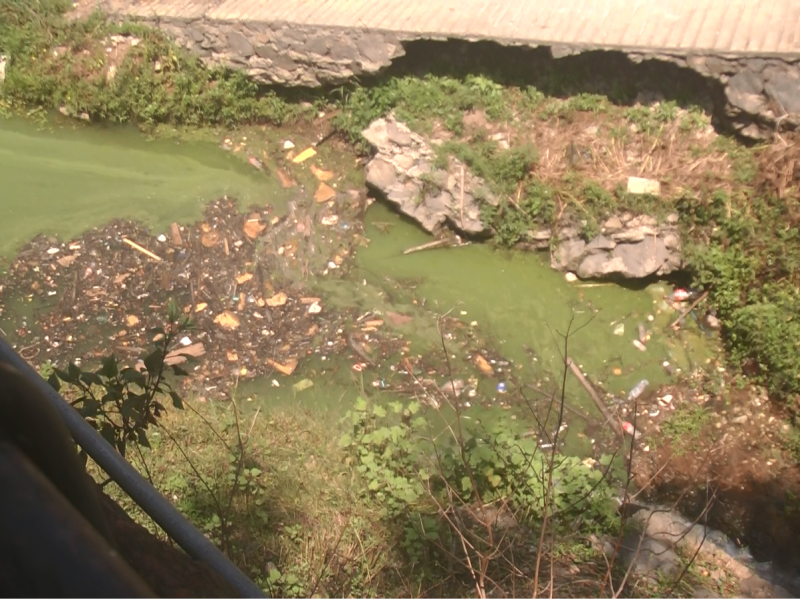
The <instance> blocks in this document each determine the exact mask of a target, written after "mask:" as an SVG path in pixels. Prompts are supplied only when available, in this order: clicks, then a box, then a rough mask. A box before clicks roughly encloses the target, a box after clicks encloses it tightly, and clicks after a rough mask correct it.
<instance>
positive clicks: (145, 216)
mask: <svg viewBox="0 0 800 600" xmlns="http://www.w3.org/2000/svg"><path fill="white" fill-rule="evenodd" d="M278 190H279V186H278V185H277V184H276V182H274V181H272V180H271V179H270V178H268V177H267V176H265V175H263V174H262V173H259V172H258V171H256V170H255V169H252V168H251V167H248V166H247V165H246V164H244V163H243V161H241V160H238V159H236V158H234V157H233V156H231V155H229V154H227V153H226V152H224V151H222V150H220V149H219V148H218V147H216V146H215V145H214V144H212V143H204V142H192V143H191V144H178V143H176V142H174V141H167V140H156V141H149V140H147V139H146V138H145V137H144V136H143V135H141V134H140V133H138V132H137V131H135V130H133V129H130V128H121V127H115V128H105V127H85V126H80V125H74V124H71V123H59V122H49V123H48V125H47V126H46V127H42V126H41V125H37V124H35V123H32V122H29V121H24V120H21V119H0V258H5V259H8V258H10V256H11V255H12V254H13V252H14V251H15V250H16V249H18V248H19V247H20V246H21V245H22V244H24V243H25V242H27V241H28V240H30V239H31V238H33V237H34V236H36V235H37V234H40V233H45V234H48V235H58V236H60V237H62V238H70V237H73V236H77V235H79V234H80V233H81V232H82V231H85V230H87V229H89V228H91V227H95V226H99V225H103V224H105V223H107V222H108V221H110V220H112V219H118V218H120V219H136V220H141V221H143V222H145V223H147V224H148V225H150V226H152V227H155V228H166V226H167V225H168V224H169V223H170V222H172V221H179V222H190V221H194V220H196V219H197V218H198V217H199V216H200V214H201V213H202V208H203V206H204V205H205V204H206V203H208V202H210V201H212V200H215V199H217V198H219V197H220V196H222V195H224V194H228V195H231V196H233V195H235V196H236V197H238V198H239V200H240V202H241V203H242V205H243V206H246V205H247V204H249V203H251V202H252V203H258V204H264V203H266V202H268V201H270V202H272V203H274V201H275V197H276V195H277V194H278Z"/></svg>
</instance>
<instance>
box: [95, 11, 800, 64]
mask: <svg viewBox="0 0 800 600" xmlns="http://www.w3.org/2000/svg"><path fill="white" fill-rule="evenodd" d="M100 4H101V5H106V4H113V5H116V6H114V8H115V9H116V11H115V12H121V13H126V14H129V15H131V16H138V17H144V18H153V17H165V18H173V19H197V18H206V19H211V20H218V21H249V22H266V23H278V22H280V23H289V24H297V25H308V26H321V27H343V28H357V29H373V30H383V31H392V32H398V33H405V34H415V35H419V36H423V37H428V36H430V37H437V36H449V37H458V38H466V39H476V38H481V39H494V40H498V41H504V42H523V43H528V44H541V45H578V46H584V47H595V48H623V49H627V50H651V51H652V50H664V51H670V50H674V51H679V52H685V51H687V50H694V51H701V52H709V53H720V54H737V55H742V54H757V55H760V56H768V55H784V56H786V55H797V56H800V0H138V1H137V0H133V1H132V2H131V1H125V2H122V1H121V0H116V1H115V0H100Z"/></svg>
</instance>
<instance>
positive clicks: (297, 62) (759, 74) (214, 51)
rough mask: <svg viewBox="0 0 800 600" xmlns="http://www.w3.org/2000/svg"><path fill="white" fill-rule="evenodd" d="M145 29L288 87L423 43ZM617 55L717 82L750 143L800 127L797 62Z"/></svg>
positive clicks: (205, 23)
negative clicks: (661, 63)
mask: <svg viewBox="0 0 800 600" xmlns="http://www.w3.org/2000/svg"><path fill="white" fill-rule="evenodd" d="M109 8H110V7H109ZM112 12H113V11H112ZM117 16H118V17H120V18H121V17H122V16H123V15H122V14H119V15H117ZM148 23H149V24H150V25H153V26H156V27H159V28H161V29H162V30H163V31H165V32H167V33H168V34H169V35H170V36H171V37H172V38H174V39H175V40H176V42H177V43H178V44H179V45H180V46H182V47H184V48H187V49H188V50H190V51H192V52H194V53H196V54H198V55H199V56H201V57H202V58H203V59H204V60H205V61H206V63H208V64H209V65H224V66H228V67H232V68H238V69H245V70H246V71H247V73H248V74H250V75H251V76H252V77H254V78H255V79H256V80H258V81H260V82H262V83H269V84H277V85H286V86H306V87H317V86H320V85H327V84H334V85H335V84H341V83H344V82H345V81H347V80H349V79H351V78H353V77H355V76H358V75H364V74H369V73H376V72H378V71H380V70H381V69H384V68H385V67H388V66H389V65H390V64H391V62H392V61H393V60H394V59H396V58H398V57H400V56H403V55H404V54H405V50H404V48H403V44H404V43H408V42H412V41H414V40H417V39H420V36H418V35H416V34H406V33H401V32H388V31H365V30H362V29H358V28H348V29H342V28H325V27H298V26H296V25H290V24H286V23H261V22H231V21H213V20H209V19H205V18H200V19H191V20H187V19H176V18H162V19H159V20H156V21H148ZM427 39H432V36H428V38H427ZM498 43H503V42H498ZM513 45H517V46H518V45H520V43H519V42H515V43H514V44H513ZM530 46H531V47H533V46H534V45H533V44H530ZM589 50H597V48H584V47H579V46H553V47H551V48H550V51H551V53H552V56H553V58H554V59H556V60H557V59H559V58H563V57H566V56H572V55H575V54H580V53H581V52H585V51H589ZM620 51H621V52H623V53H625V54H626V55H627V56H628V57H629V58H630V59H631V60H632V61H633V62H641V61H643V60H663V61H667V62H671V63H674V64H677V65H679V66H681V67H684V68H687V69H692V70H694V71H696V72H698V73H700V74H701V75H703V76H705V77H708V78H712V79H716V80H718V81H720V82H721V83H722V85H723V86H724V88H725V93H726V97H727V102H728V103H727V106H726V117H727V118H728V119H729V120H730V122H731V123H732V124H733V126H734V127H735V128H736V129H737V130H738V131H739V132H740V133H741V134H742V135H744V136H746V137H750V138H753V139H763V138H766V137H769V136H770V135H771V134H772V133H774V132H775V131H778V130H781V129H795V128H798V127H800V57H781V58H753V57H726V56H711V55H705V54H686V53H683V54H679V53H674V52H641V51H636V50H633V49H628V50H626V49H621V50H620Z"/></svg>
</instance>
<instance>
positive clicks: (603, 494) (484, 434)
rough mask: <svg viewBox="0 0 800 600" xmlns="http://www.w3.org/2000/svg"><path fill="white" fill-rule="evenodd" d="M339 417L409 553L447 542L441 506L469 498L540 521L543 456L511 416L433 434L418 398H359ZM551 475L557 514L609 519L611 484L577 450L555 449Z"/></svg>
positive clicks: (455, 506) (592, 521)
mask: <svg viewBox="0 0 800 600" xmlns="http://www.w3.org/2000/svg"><path fill="white" fill-rule="evenodd" d="M345 422H347V423H348V424H349V425H350V426H351V427H352V431H351V433H349V434H346V435H344V436H343V437H342V440H341V445H342V446H343V447H345V448H347V449H349V451H350V453H351V455H352V457H353V459H354V461H355V464H356V470H357V471H358V472H359V473H360V474H361V476H362V477H363V478H364V479H365V481H366V482H367V488H368V489H369V491H370V492H371V493H372V494H373V495H374V497H375V498H376V499H377V500H379V501H380V502H381V503H382V504H383V506H384V507H385V510H386V514H387V516H389V517H392V518H396V519H401V521H403V522H405V524H406V538H405V539H406V545H407V547H406V550H407V551H408V552H409V553H411V554H412V555H415V556H421V555H422V554H423V553H424V552H425V551H426V550H429V548H428V544H430V543H434V545H436V544H439V543H445V541H446V538H447V537H448V536H450V535H454V534H455V532H454V531H452V530H451V528H449V526H448V525H447V523H446V522H443V521H442V519H441V515H442V511H445V512H447V511H453V510H455V511H458V510H460V509H461V508H463V507H467V506H471V505H473V504H474V503H475V502H479V503H480V504H481V505H482V506H486V505H489V504H492V503H495V504H498V505H501V506H505V505H507V506H508V507H509V510H510V512H511V513H512V514H514V515H515V517H516V519H517V521H519V522H520V524H523V525H526V526H529V527H532V528H536V527H537V524H539V523H540V522H541V519H542V517H543V514H544V513H543V511H544V510H545V496H546V491H545V490H546V489H547V485H548V469H549V463H548V459H547V457H546V455H545V454H544V453H543V452H541V451H540V450H539V448H538V446H537V442H536V440H535V439H534V438H531V437H530V436H524V435H523V434H522V432H519V431H517V430H515V428H514V426H513V422H512V421H511V420H503V419H500V420H498V421H496V422H495V423H493V424H492V425H491V426H488V427H487V426H484V425H482V424H479V423H474V422H472V421H470V424H469V425H464V429H463V432H462V433H461V434H457V435H454V436H446V435H445V436H436V435H434V433H433V432H434V427H435V425H434V424H433V423H432V422H431V421H430V420H429V419H427V418H426V417H425V416H423V415H422V412H421V406H420V404H419V402H416V401H414V402H411V403H409V404H406V405H404V404H403V403H401V402H390V403H389V404H388V405H387V406H386V407H384V406H382V405H379V404H374V403H370V402H368V401H367V400H365V399H364V398H358V400H357V401H356V405H355V407H354V409H353V410H352V411H350V412H349V413H348V414H347V416H346V417H345ZM464 423H466V421H465V422H464ZM604 460H605V464H606V465H608V464H609V461H608V460H607V459H604ZM552 481H553V486H554V487H553V489H552V496H551V498H552V505H551V507H550V510H551V511H554V512H555V513H556V514H557V515H558V517H559V521H560V522H562V523H564V524H566V523H569V522H570V520H571V519H575V518H577V517H579V518H580V519H581V520H582V523H583V527H584V528H585V529H584V530H585V531H591V530H603V529H604V528H606V527H608V526H609V525H610V524H611V523H612V522H613V521H614V518H615V517H614V509H613V504H612V503H611V501H610V500H611V497H612V493H611V487H610V486H609V485H608V484H607V482H606V481H604V479H603V472H602V471H600V470H597V469H592V468H589V467H587V466H585V465H584V464H582V463H581V461H580V459H579V458H578V457H571V456H559V457H557V458H556V460H555V463H554V467H553V474H552Z"/></svg>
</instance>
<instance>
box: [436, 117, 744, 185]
mask: <svg viewBox="0 0 800 600" xmlns="http://www.w3.org/2000/svg"><path fill="white" fill-rule="evenodd" d="M636 108H638V109H639V112H638V113H633V114H638V117H639V118H640V119H641V118H643V115H644V114H645V113H644V112H643V111H650V113H652V115H653V120H654V121H656V122H657V121H658V117H659V116H660V114H659V111H660V110H661V108H660V105H659V104H658V103H656V104H654V105H652V106H650V107H641V106H639V107H634V109H636ZM545 110H546V109H537V110H535V111H532V112H531V111H525V110H521V109H518V110H516V111H515V113H514V117H513V118H511V119H509V120H506V121H503V122H492V121H491V120H490V119H489V118H487V116H486V114H485V113H484V112H483V111H480V110H475V111H471V112H468V113H466V115H465V117H464V129H465V132H464V135H463V136H462V140H463V141H468V140H470V139H472V138H474V136H476V135H484V136H486V137H488V138H489V139H497V140H499V143H500V144H502V141H503V140H506V141H507V142H508V143H509V144H510V145H511V146H521V145H523V144H532V145H533V146H534V147H535V148H537V150H538V152H539V162H538V164H537V166H536V173H535V174H536V176H537V177H538V178H539V179H540V180H541V181H542V182H543V183H546V184H552V185H555V184H558V183H560V182H563V180H564V178H565V177H567V176H572V177H574V176H575V175H577V176H578V177H580V178H582V179H584V180H589V181H593V182H594V183H596V184H598V185H600V186H601V187H603V188H604V189H606V190H607V191H609V192H611V191H613V190H614V189H615V188H616V187H618V186H620V185H623V186H624V185H625V184H626V182H627V180H628V178H629V177H643V178H647V179H655V180H658V181H660V182H661V184H662V196H664V197H665V198H674V197H679V196H681V195H683V194H692V193H697V192H698V191H699V190H702V189H706V190H708V189H713V190H718V189H721V190H725V191H732V190H733V188H734V186H735V182H734V181H733V177H732V171H733V169H732V164H731V160H730V157H729V156H728V154H727V152H726V151H725V149H724V148H723V147H722V146H720V145H718V144H717V143H716V141H717V139H718V138H719V135H718V134H717V133H716V131H715V130H714V128H713V127H712V126H711V125H710V121H709V119H708V118H707V117H705V116H704V115H703V116H698V115H697V114H696V113H689V112H688V111H686V110H683V109H677V110H676V111H675V116H674V118H673V119H671V120H670V121H668V122H664V123H661V122H658V126H657V127H652V128H648V129H647V130H643V128H642V127H641V126H640V125H637V123H635V122H632V121H633V119H632V117H631V113H632V109H625V108H622V107H617V106H613V105H606V106H604V107H603V110H598V111H580V110H569V111H568V112H565V113H563V114H557V115H555V116H550V117H547V113H546V112H543V111H545ZM434 135H435V133H434Z"/></svg>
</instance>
